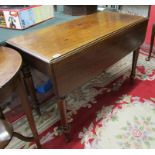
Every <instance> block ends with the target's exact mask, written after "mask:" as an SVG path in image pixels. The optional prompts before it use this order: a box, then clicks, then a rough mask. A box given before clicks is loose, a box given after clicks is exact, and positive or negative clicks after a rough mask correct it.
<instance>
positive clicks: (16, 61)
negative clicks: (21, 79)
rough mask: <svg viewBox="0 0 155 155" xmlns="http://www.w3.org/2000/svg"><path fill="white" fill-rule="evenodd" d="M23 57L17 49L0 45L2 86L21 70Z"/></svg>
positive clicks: (0, 81) (0, 83) (0, 79)
mask: <svg viewBox="0 0 155 155" xmlns="http://www.w3.org/2000/svg"><path fill="white" fill-rule="evenodd" d="M21 64H22V58H21V56H20V54H19V53H17V52H16V51H15V50H13V49H11V48H7V47H0V88H2V86H5V85H6V84H7V83H8V82H9V81H10V79H12V78H13V77H14V76H15V75H16V74H17V72H18V71H19V69H20V67H21Z"/></svg>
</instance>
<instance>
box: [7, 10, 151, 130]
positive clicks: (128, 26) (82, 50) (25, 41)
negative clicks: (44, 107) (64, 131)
mask: <svg viewBox="0 0 155 155" xmlns="http://www.w3.org/2000/svg"><path fill="white" fill-rule="evenodd" d="M147 22H148V19H146V18H144V17H139V16H131V15H126V14H120V13H114V12H100V13H95V14H92V15H88V16H84V17H81V18H79V19H76V20H73V21H70V22H66V23H62V24H59V25H55V26H50V27H47V28H44V29H41V30H39V31H36V32H34V33H29V34H26V35H22V36H19V37H16V38H13V39H10V40H8V41H7V43H8V45H9V46H11V47H12V48H15V49H18V50H19V51H20V53H21V54H22V55H23V57H24V59H25V60H26V61H27V62H28V63H29V64H30V65H32V66H33V67H35V68H37V69H38V70H40V71H42V72H43V73H45V74H47V75H49V76H50V78H51V80H52V82H53V86H54V91H55V94H56V96H57V97H58V98H59V99H60V102H62V98H64V97H65V96H66V95H67V94H68V93H69V92H71V91H72V90H74V89H76V88H77V87H80V86H81V85H82V84H84V83H85V82H87V81H88V80H91V79H92V78H94V77H95V76H97V75H98V74H100V73H101V72H102V71H103V70H105V69H106V68H107V67H109V66H110V65H112V64H114V63H116V62H117V61H119V60H120V59H122V58H123V57H124V56H126V55H127V54H129V53H130V52H132V51H135V52H134V55H133V65H132V73H131V77H132V78H133V77H134V75H135V68H136V63H137V58H138V52H137V51H138V50H137V49H138V48H139V46H140V45H141V44H142V43H143V41H144V38H145V32H146V27H147ZM59 105H61V106H59V110H60V113H61V120H62V122H63V123H62V124H63V126H64V127H66V126H67V121H64V120H65V119H66V110H65V109H66V108H65V104H59ZM62 109H63V110H62Z"/></svg>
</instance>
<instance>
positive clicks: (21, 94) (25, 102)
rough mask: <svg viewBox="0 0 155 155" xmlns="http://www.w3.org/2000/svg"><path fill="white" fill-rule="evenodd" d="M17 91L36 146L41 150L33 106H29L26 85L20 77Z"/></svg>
mask: <svg viewBox="0 0 155 155" xmlns="http://www.w3.org/2000/svg"><path fill="white" fill-rule="evenodd" d="M17 91H18V94H19V97H20V100H21V104H22V106H23V109H24V112H25V114H26V117H27V119H28V122H29V125H30V128H31V131H32V133H33V137H34V140H35V142H36V145H37V147H38V148H41V144H40V140H39V136H38V132H37V129H36V126H35V121H34V118H33V114H32V109H31V106H30V104H29V101H28V98H27V96H26V90H25V85H24V81H23V79H22V78H21V77H19V84H18V87H17Z"/></svg>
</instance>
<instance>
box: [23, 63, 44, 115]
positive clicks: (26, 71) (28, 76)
mask: <svg viewBox="0 0 155 155" xmlns="http://www.w3.org/2000/svg"><path fill="white" fill-rule="evenodd" d="M22 73H23V76H24V81H25V83H26V87H27V89H28V92H29V93H30V96H31V99H32V101H33V103H34V108H35V109H36V112H37V114H38V115H39V116H40V115H41V112H40V106H39V101H38V99H37V96H36V92H35V87H34V83H33V80H32V75H31V72H30V69H29V66H28V65H27V64H24V65H23V67H22Z"/></svg>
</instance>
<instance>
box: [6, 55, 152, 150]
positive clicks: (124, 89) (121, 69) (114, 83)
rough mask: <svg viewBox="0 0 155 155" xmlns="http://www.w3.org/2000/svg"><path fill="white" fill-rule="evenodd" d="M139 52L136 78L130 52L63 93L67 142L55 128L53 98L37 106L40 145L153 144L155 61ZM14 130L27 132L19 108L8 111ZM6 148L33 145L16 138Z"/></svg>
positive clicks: (29, 146)
mask: <svg viewBox="0 0 155 155" xmlns="http://www.w3.org/2000/svg"><path fill="white" fill-rule="evenodd" d="M145 58H146V56H145V55H144V54H142V53H141V54H140V55H139V59H138V66H137V70H136V79H135V81H134V82H131V81H130V79H129V75H130V70H131V62H132V55H131V54H130V55H128V56H126V57H124V58H123V59H122V60H121V61H119V62H118V63H116V64H114V65H113V66H111V67H110V68H108V69H107V70H106V71H105V72H104V73H102V74H101V75H99V76H98V77H96V78H95V79H93V80H92V81H90V82H88V83H86V84H85V85H83V86H82V87H81V88H79V89H77V90H75V91H74V92H72V93H71V94H69V95H68V96H67V97H66V103H67V110H68V121H69V122H70V124H71V126H72V128H71V133H70V135H71V137H72V140H71V142H69V143H66V142H65V140H64V137H63V135H62V131H61V129H60V128H59V125H60V121H59V119H60V118H59V113H58V110H57V104H56V102H55V101H53V100H52V101H48V102H47V103H44V104H42V105H41V111H42V116H41V117H39V116H37V114H36V113H35V111H34V113H33V114H34V118H35V121H36V125H37V129H38V132H39V135H40V140H41V144H42V147H43V148H57V149H58V148H59V149H60V148H70V149H77V148H80V149H81V148H86V149H87V148H89V149H90V148H91V149H102V148H103V149H108V148H112V149H115V148H118V149H123V148H126V149H129V148H155V117H154V115H155V93H154V92H155V91H154V90H155V59H154V58H152V59H151V61H149V62H147V61H145ZM6 115H7V118H8V119H9V120H10V121H11V122H12V123H13V126H14V129H15V131H17V132H20V133H23V134H24V135H31V131H30V129H29V126H28V124H27V120H26V118H25V116H24V115H23V112H22V110H21V108H20V107H16V108H15V109H13V110H11V111H8V112H7V113H6ZM7 148H36V145H35V144H34V143H27V142H23V141H20V140H18V139H16V138H13V140H12V141H11V142H10V144H9V145H8V146H7Z"/></svg>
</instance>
